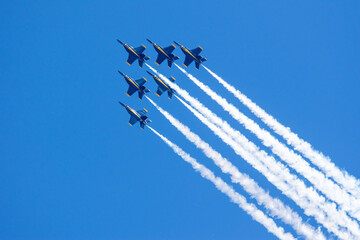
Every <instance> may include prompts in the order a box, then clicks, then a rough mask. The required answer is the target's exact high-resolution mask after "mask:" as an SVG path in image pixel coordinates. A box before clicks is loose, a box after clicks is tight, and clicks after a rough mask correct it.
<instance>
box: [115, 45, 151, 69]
mask: <svg viewBox="0 0 360 240" xmlns="http://www.w3.org/2000/svg"><path fill="white" fill-rule="evenodd" d="M117 41H118V42H119V43H121V44H122V45H123V46H124V48H125V50H126V51H127V52H128V53H129V57H128V59H127V62H126V63H127V64H129V65H131V64H132V63H133V62H134V61H135V60H136V59H139V66H140V67H142V66H143V64H144V62H145V61H146V60H149V59H150V58H149V57H148V56H146V55H145V54H143V52H144V50H145V48H146V47H145V46H144V45H141V46H140V47H137V48H133V47H131V46H129V45H127V44H126V43H123V42H122V41H120V40H119V39H118V40H117Z"/></svg>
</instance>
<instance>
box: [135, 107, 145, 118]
mask: <svg viewBox="0 0 360 240" xmlns="http://www.w3.org/2000/svg"><path fill="white" fill-rule="evenodd" d="M137 112H138V113H139V114H140V115H141V116H145V115H146V113H147V110H146V109H145V108H144V109H142V110H139V111H137Z"/></svg>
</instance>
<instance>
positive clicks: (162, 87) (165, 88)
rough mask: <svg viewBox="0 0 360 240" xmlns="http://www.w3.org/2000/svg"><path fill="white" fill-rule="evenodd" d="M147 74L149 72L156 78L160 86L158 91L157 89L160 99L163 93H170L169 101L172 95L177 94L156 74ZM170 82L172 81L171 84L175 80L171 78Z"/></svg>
mask: <svg viewBox="0 0 360 240" xmlns="http://www.w3.org/2000/svg"><path fill="white" fill-rule="evenodd" d="M147 72H148V74H150V75H151V76H152V77H153V78H154V80H155V82H156V83H157V84H158V85H159V86H158V89H157V91H156V95H158V96H159V97H160V96H161V94H162V93H163V92H165V91H167V92H168V97H169V99H171V97H172V95H173V94H174V93H175V90H174V89H172V88H171V87H170V86H169V85H167V84H166V83H164V82H163V81H162V80H161V79H160V78H159V77H158V76H156V75H155V74H152V73H151V72H149V71H147ZM169 80H170V81H171V82H175V78H173V77H171V78H169Z"/></svg>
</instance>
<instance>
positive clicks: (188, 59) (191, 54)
mask: <svg viewBox="0 0 360 240" xmlns="http://www.w3.org/2000/svg"><path fill="white" fill-rule="evenodd" d="M174 43H175V44H176V45H178V46H179V47H180V48H181V51H183V53H184V54H185V61H184V66H185V67H187V66H189V65H190V64H191V63H192V62H193V61H194V60H195V67H196V69H199V67H200V64H201V63H203V62H205V61H206V60H207V59H206V58H203V57H202V56H200V55H199V54H200V52H201V51H202V50H203V49H202V47H200V46H199V47H197V48H194V49H192V50H190V49H188V48H187V47H184V46H183V45H180V44H179V43H177V42H175V41H174Z"/></svg>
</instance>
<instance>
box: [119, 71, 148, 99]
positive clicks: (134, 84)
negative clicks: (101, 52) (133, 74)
mask: <svg viewBox="0 0 360 240" xmlns="http://www.w3.org/2000/svg"><path fill="white" fill-rule="evenodd" d="M118 72H119V73H120V74H121V75H122V76H123V77H124V78H125V81H126V82H127V83H128V84H129V89H128V90H127V92H126V95H128V96H129V97H130V96H131V95H133V94H134V93H135V92H138V93H139V99H140V100H141V99H142V97H143V96H144V95H145V93H148V92H150V90H149V89H147V88H146V87H145V86H143V85H144V84H145V83H146V81H147V80H146V78H144V77H143V78H140V79H138V80H133V79H132V78H130V77H129V76H127V75H125V74H123V73H122V72H120V71H118Z"/></svg>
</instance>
